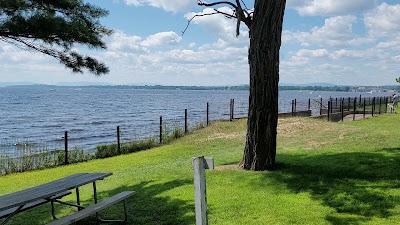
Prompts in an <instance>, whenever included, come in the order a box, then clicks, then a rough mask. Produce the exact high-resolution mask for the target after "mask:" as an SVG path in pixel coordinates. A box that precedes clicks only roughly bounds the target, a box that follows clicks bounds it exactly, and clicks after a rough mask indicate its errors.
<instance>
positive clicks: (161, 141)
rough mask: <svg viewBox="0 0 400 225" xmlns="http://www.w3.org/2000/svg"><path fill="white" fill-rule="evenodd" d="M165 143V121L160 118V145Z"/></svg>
mask: <svg viewBox="0 0 400 225" xmlns="http://www.w3.org/2000/svg"><path fill="white" fill-rule="evenodd" d="M162 143H163V119H162V116H160V144H162Z"/></svg>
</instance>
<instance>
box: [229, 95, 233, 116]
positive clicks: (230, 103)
mask: <svg viewBox="0 0 400 225" xmlns="http://www.w3.org/2000/svg"><path fill="white" fill-rule="evenodd" d="M229 121H232V99H230V100H229Z"/></svg>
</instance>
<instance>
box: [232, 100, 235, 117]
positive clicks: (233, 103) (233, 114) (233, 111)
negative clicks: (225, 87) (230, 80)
mask: <svg viewBox="0 0 400 225" xmlns="http://www.w3.org/2000/svg"><path fill="white" fill-rule="evenodd" d="M234 119H235V99H234V98H232V120H234Z"/></svg>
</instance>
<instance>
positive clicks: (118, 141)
mask: <svg viewBox="0 0 400 225" xmlns="http://www.w3.org/2000/svg"><path fill="white" fill-rule="evenodd" d="M117 149H118V154H121V133H120V129H119V126H117Z"/></svg>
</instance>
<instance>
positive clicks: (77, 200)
mask: <svg viewBox="0 0 400 225" xmlns="http://www.w3.org/2000/svg"><path fill="white" fill-rule="evenodd" d="M75 192H76V204H77V205H78V206H80V205H81V198H80V194H79V187H77V188H75ZM80 210H81V208H79V207H78V211H80Z"/></svg>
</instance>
